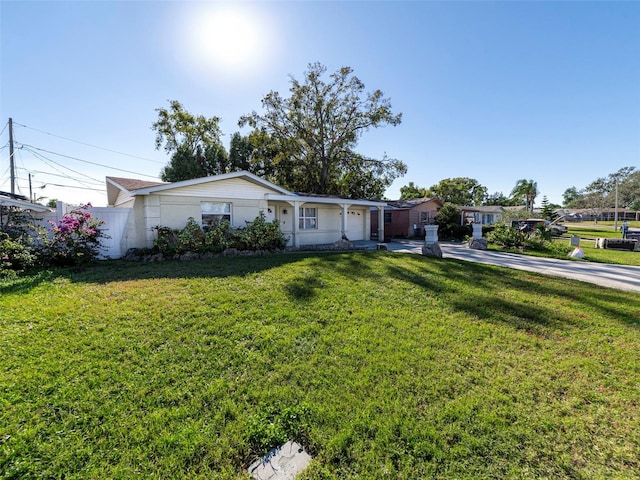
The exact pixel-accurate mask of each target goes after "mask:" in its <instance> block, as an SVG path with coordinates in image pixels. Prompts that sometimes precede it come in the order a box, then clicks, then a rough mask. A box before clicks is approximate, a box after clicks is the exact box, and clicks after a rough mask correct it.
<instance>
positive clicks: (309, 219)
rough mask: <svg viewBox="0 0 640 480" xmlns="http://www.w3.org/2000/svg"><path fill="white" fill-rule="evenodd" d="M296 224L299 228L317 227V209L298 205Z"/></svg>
mask: <svg viewBox="0 0 640 480" xmlns="http://www.w3.org/2000/svg"><path fill="white" fill-rule="evenodd" d="M298 226H299V227H300V229H301V230H308V229H317V228H318V211H317V210H316V209H315V208H307V207H300V217H299V223H298Z"/></svg>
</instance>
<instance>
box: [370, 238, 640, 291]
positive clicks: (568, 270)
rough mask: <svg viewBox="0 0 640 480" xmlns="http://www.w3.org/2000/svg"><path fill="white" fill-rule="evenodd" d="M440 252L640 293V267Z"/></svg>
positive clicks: (408, 249)
mask: <svg viewBox="0 0 640 480" xmlns="http://www.w3.org/2000/svg"><path fill="white" fill-rule="evenodd" d="M371 243H372V245H371V248H375V246H376V244H375V242H371ZM422 244H423V242H422V241H418V240H397V241H395V240H394V241H392V242H389V243H387V244H386V245H387V249H388V250H390V251H393V252H401V253H417V254H422ZM440 248H441V249H442V256H443V258H452V259H455V260H464V261H469V262H477V263H485V264H488V265H498V266H501V267H507V268H515V269H517V270H526V271H529V272H536V273H541V274H544V275H553V276H556V277H563V278H571V279H574V280H580V281H582V282H588V283H593V284H596V285H600V286H602V287H610V288H617V289H620V290H628V291H633V292H640V267H632V266H628V265H612V264H608V263H595V262H580V261H574V260H558V259H555V258H541V257H532V256H529V255H519V254H516V253H501V252H494V251H490V250H473V249H471V248H468V247H467V245H466V244H465V243H463V244H460V243H448V242H441V243H440ZM639 255H640V254H639Z"/></svg>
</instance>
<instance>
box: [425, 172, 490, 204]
mask: <svg viewBox="0 0 640 480" xmlns="http://www.w3.org/2000/svg"><path fill="white" fill-rule="evenodd" d="M426 196H428V197H436V198H439V199H440V200H441V201H442V202H449V203H453V204H454V205H467V206H469V205H475V206H478V205H482V204H483V202H484V200H485V198H486V197H487V188H486V187H484V186H482V185H480V183H478V181H477V180H476V179H474V178H467V177H456V178H445V179H444V180H440V182H438V183H437V184H436V185H432V186H431V187H429V189H428V190H427V195H426Z"/></svg>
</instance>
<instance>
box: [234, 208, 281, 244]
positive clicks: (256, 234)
mask: <svg viewBox="0 0 640 480" xmlns="http://www.w3.org/2000/svg"><path fill="white" fill-rule="evenodd" d="M238 240H239V244H240V247H242V248H240V249H241V250H279V249H282V248H284V247H285V246H286V245H287V239H286V237H285V236H284V234H283V233H282V232H281V231H280V225H278V222H277V221H273V222H267V219H266V217H265V215H264V213H263V212H260V215H258V216H257V217H256V219H255V220H254V221H253V222H251V223H247V227H246V228H244V229H242V230H239V231H238Z"/></svg>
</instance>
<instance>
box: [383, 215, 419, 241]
mask: <svg viewBox="0 0 640 480" xmlns="http://www.w3.org/2000/svg"><path fill="white" fill-rule="evenodd" d="M385 213H391V223H390V224H389V223H385V224H384V236H385V238H392V237H408V236H413V232H412V233H411V235H409V226H411V229H412V230H413V224H411V223H410V221H409V210H387V211H385Z"/></svg>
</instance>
